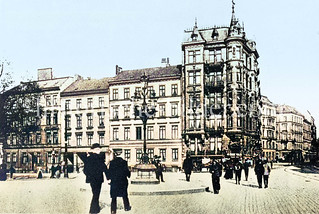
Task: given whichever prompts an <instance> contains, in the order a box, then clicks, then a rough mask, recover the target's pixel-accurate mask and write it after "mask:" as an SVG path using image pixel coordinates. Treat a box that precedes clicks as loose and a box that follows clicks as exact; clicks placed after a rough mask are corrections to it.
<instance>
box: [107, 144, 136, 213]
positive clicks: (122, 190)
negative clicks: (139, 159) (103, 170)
mask: <svg viewBox="0 0 319 214" xmlns="http://www.w3.org/2000/svg"><path fill="white" fill-rule="evenodd" d="M121 154H122V150H120V149H117V150H114V159H113V160H112V161H111V162H110V166H109V171H108V177H107V179H111V191H110V193H111V198H112V202H111V213H112V214H115V213H116V208H117V207H116V206H117V202H116V198H117V197H122V198H123V203H124V210H125V211H129V210H131V206H130V202H129V200H128V194H127V187H128V180H127V178H129V177H130V176H131V172H130V170H129V168H128V165H127V161H126V160H124V159H123V158H121V157H120V155H121Z"/></svg>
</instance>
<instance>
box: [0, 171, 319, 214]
mask: <svg viewBox="0 0 319 214" xmlns="http://www.w3.org/2000/svg"><path fill="white" fill-rule="evenodd" d="M164 179H165V180H166V182H165V183H161V184H159V185H161V187H160V189H165V188H166V189H168V190H171V189H174V188H175V187H176V186H177V187H178V188H181V187H183V188H185V189H187V188H193V187H196V186H198V185H199V186H208V187H209V188H210V189H212V184H211V177H210V174H209V173H206V172H204V173H193V174H192V176H191V182H190V183H188V182H186V181H185V179H184V176H183V174H182V173H164ZM173 180H175V182H176V183H177V184H176V185H174V184H173V183H172V181H173ZM102 188H103V191H102V193H101V198H100V202H101V206H102V208H103V209H102V210H101V213H102V214H103V213H110V199H109V192H108V189H109V185H108V184H107V183H104V184H103V187H102ZM151 188H152V186H148V185H143V186H133V185H130V189H129V191H135V190H137V189H138V190H140V191H143V190H145V191H151V190H150V189H151ZM0 190H1V194H0V212H1V213H88V210H89V204H90V200H91V191H90V187H89V185H88V184H85V183H84V176H83V174H82V173H80V174H78V176H76V177H75V178H72V179H64V178H61V179H42V180H36V179H25V180H13V181H10V180H9V181H4V182H0ZM318 193H319V174H318V171H316V170H312V169H299V168H296V167H292V166H275V168H274V169H273V171H272V172H271V175H270V178H269V188H267V189H264V188H263V189H259V188H258V187H257V181H256V177H255V175H254V173H253V171H252V170H250V176H249V179H248V181H242V182H241V185H236V184H235V181H234V180H225V179H224V178H221V191H220V194H218V195H216V194H213V193H211V192H202V193H193V194H177V195H153V196H135V195H130V196H129V198H130V202H131V205H132V210H131V211H129V212H125V211H124V210H123V205H122V201H121V200H118V207H119V209H118V213H127V214H133V213H139V214H140V213H147V214H148V213H151V214H157V213H158V214H165V213H174V214H175V213H183V214H184V213H186V214H187V213H196V214H197V213H207V214H208V213H236V214H239V213H262V214H264V213H287V214H290V213H319V204H318V202H319V194H318Z"/></svg>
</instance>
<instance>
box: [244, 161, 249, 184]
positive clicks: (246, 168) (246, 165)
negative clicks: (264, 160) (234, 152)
mask: <svg viewBox="0 0 319 214" xmlns="http://www.w3.org/2000/svg"><path fill="white" fill-rule="evenodd" d="M243 165H244V171H245V180H246V181H247V180H248V173H249V167H250V163H249V162H248V160H246V161H245V163H244V164H243Z"/></svg>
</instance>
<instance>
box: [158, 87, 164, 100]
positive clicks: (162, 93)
mask: <svg viewBox="0 0 319 214" xmlns="http://www.w3.org/2000/svg"><path fill="white" fill-rule="evenodd" d="M159 96H160V97H165V85H160V86H159Z"/></svg>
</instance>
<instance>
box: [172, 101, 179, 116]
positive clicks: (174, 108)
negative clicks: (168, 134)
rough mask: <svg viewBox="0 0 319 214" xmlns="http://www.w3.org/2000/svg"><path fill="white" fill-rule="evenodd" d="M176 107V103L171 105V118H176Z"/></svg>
mask: <svg viewBox="0 0 319 214" xmlns="http://www.w3.org/2000/svg"><path fill="white" fill-rule="evenodd" d="M177 106H178V105H177V103H172V110H171V113H172V117H176V116H178V110H177Z"/></svg>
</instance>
